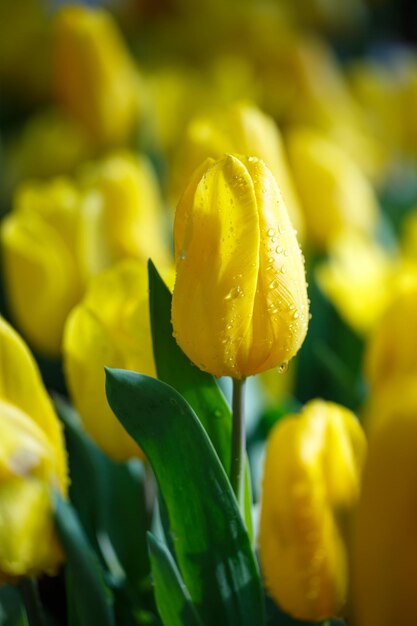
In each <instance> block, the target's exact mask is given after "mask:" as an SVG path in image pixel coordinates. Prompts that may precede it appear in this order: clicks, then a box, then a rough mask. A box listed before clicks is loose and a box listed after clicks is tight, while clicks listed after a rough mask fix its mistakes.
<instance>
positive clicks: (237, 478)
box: [230, 378, 246, 511]
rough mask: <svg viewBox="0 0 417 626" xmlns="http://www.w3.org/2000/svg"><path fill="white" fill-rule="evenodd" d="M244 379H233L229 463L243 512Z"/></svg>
mask: <svg viewBox="0 0 417 626" xmlns="http://www.w3.org/2000/svg"><path fill="white" fill-rule="evenodd" d="M244 391H245V379H244V378H242V379H241V380H237V379H235V378H234V379H233V400H232V411H233V423H232V456H231V463H230V482H231V485H232V489H233V491H234V493H235V495H236V498H237V501H238V502H239V505H240V507H241V510H242V511H243V499H244V474H245V473H244V466H245V447H246V445H245V443H246V437H245V417H244Z"/></svg>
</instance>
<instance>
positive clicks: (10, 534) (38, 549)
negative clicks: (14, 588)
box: [0, 318, 68, 582]
mask: <svg viewBox="0 0 417 626" xmlns="http://www.w3.org/2000/svg"><path fill="white" fill-rule="evenodd" d="M0 356H1V366H0V412H1V420H0V579H1V580H2V581H3V582H4V581H7V580H12V579H14V578H15V577H18V576H25V575H32V574H37V573H40V572H48V573H54V572H55V570H56V568H57V566H58V564H59V562H60V561H61V559H62V554H61V550H60V548H59V546H58V543H57V539H56V536H55V531H54V522H53V516H52V504H51V493H50V492H51V488H55V489H58V490H59V491H60V492H61V494H62V495H63V496H65V495H66V493H67V488H68V470H67V459H66V453H65V448H64V439H63V434H62V430H61V426H60V423H59V421H58V418H57V416H56V415H55V412H54V410H53V407H52V404H51V402H50V400H49V397H48V395H47V393H46V390H45V388H44V386H43V383H42V380H41V377H40V374H39V371H38V369H37V366H36V363H35V361H34V359H33V357H32V355H31V354H30V352H29V350H28V349H27V347H26V345H25V344H24V343H23V341H22V340H21V339H20V337H19V336H18V335H17V333H16V332H15V331H14V330H13V329H12V328H11V327H10V326H9V324H7V322H5V321H4V319H3V318H0Z"/></svg>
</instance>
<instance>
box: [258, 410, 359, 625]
mask: <svg viewBox="0 0 417 626" xmlns="http://www.w3.org/2000/svg"><path fill="white" fill-rule="evenodd" d="M365 449H366V442H365V437H364V434H363V432H362V429H361V427H360V425H359V423H358V421H357V419H356V418H355V416H354V415H353V413H351V412H350V411H348V410H347V409H345V408H344V407H342V406H339V405H337V404H333V403H331V402H324V401H322V400H315V401H312V402H310V403H309V404H307V405H306V406H305V407H304V409H303V411H302V412H301V414H300V415H292V416H289V417H287V418H285V419H283V420H282V421H280V422H279V423H278V424H277V425H276V426H275V427H274V429H273V431H272V433H271V435H270V437H269V439H268V444H267V453H266V460H265V469H264V479H263V489H262V503H261V519H260V535H259V545H260V558H261V566H262V570H263V574H264V577H265V582H266V587H267V589H268V590H269V592H270V594H271V595H272V597H273V598H274V599H275V600H276V602H277V603H278V604H279V605H281V606H282V608H283V609H284V610H285V611H286V612H288V613H290V614H291V615H293V616H294V617H296V618H298V619H303V620H322V619H324V618H326V617H329V616H331V615H335V614H337V613H339V612H340V611H341V609H342V608H343V606H344V603H345V601H346V596H347V582H348V571H347V569H348V566H347V553H346V546H345V538H344V532H343V524H344V523H346V522H347V521H348V515H349V514H350V512H351V510H352V508H353V507H354V505H355V504H356V502H357V499H358V496H359V489H360V473H361V468H362V464H363V459H364V455H365Z"/></svg>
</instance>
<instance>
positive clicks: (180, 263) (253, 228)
mask: <svg viewBox="0 0 417 626" xmlns="http://www.w3.org/2000/svg"><path fill="white" fill-rule="evenodd" d="M174 238H175V257H176V272H177V276H176V282H175V287H174V293H173V300H172V321H173V326H174V336H175V337H176V339H177V342H178V344H179V345H180V346H181V348H182V349H183V350H184V352H185V353H186V354H187V356H188V357H189V358H190V359H191V360H192V361H193V362H194V363H196V364H197V365H198V367H200V369H203V370H206V371H208V372H210V373H212V374H214V375H215V376H232V377H234V378H241V377H245V376H249V375H252V374H256V373H259V372H262V371H265V370H267V369H271V368H272V367H277V366H279V365H280V364H283V363H285V364H286V363H287V361H288V360H289V359H291V358H292V357H293V356H294V355H295V354H296V353H297V351H298V350H299V348H300V346H301V344H302V342H303V340H304V337H305V335H306V332H307V326H308V316H309V314H308V300H307V286H306V279H305V271H304V263H303V257H302V254H301V250H300V248H299V245H298V242H297V239H296V236H295V233H294V229H293V227H292V225H291V222H290V219H289V216H288V213H287V210H286V207H285V204H284V202H283V200H282V197H281V194H280V192H279V189H278V186H277V183H276V181H275V179H274V177H273V175H272V173H271V172H270V171H269V170H268V168H267V167H266V165H265V164H264V163H263V161H261V160H259V159H257V158H256V157H237V156H227V157H225V158H224V159H221V160H220V161H217V162H214V161H213V160H211V159H208V160H207V161H206V162H205V163H204V164H203V165H201V166H200V168H198V169H197V170H196V172H195V173H194V175H193V177H192V180H191V182H190V185H189V186H188V188H187V190H186V191H185V193H184V195H183V197H182V199H181V200H180V202H179V204H178V207H177V213H176V216H175V227H174Z"/></svg>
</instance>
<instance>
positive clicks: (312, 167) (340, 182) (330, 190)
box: [288, 129, 378, 247]
mask: <svg viewBox="0 0 417 626" xmlns="http://www.w3.org/2000/svg"><path fill="white" fill-rule="evenodd" d="M288 150H289V159H290V165H291V166H292V171H293V175H294V180H295V184H296V187H297V190H298V193H299V195H300V199H301V204H302V207H303V209H304V214H305V219H306V226H307V236H309V237H310V238H311V241H312V243H313V244H314V245H315V246H317V247H325V246H327V245H328V244H329V242H330V241H331V240H332V239H333V238H335V237H336V236H337V235H339V234H340V233H341V232H343V231H346V230H356V231H358V232H360V233H363V234H371V233H372V232H373V231H374V229H375V227H376V222H377V218H378V205H377V201H376V197H375V194H374V192H373V189H372V187H371V185H370V183H369V182H368V180H367V179H366V178H365V176H364V175H363V173H362V171H361V170H360V169H359V168H358V166H357V165H356V163H355V162H354V161H353V160H351V158H350V157H349V156H348V154H347V153H345V152H343V150H342V149H341V148H339V147H338V146H337V145H336V144H334V143H332V142H331V141H330V140H328V139H327V138H326V137H325V136H324V135H323V134H321V133H319V132H317V131H314V130H310V129H298V130H295V131H293V132H292V133H290V135H289V137H288Z"/></svg>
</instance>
